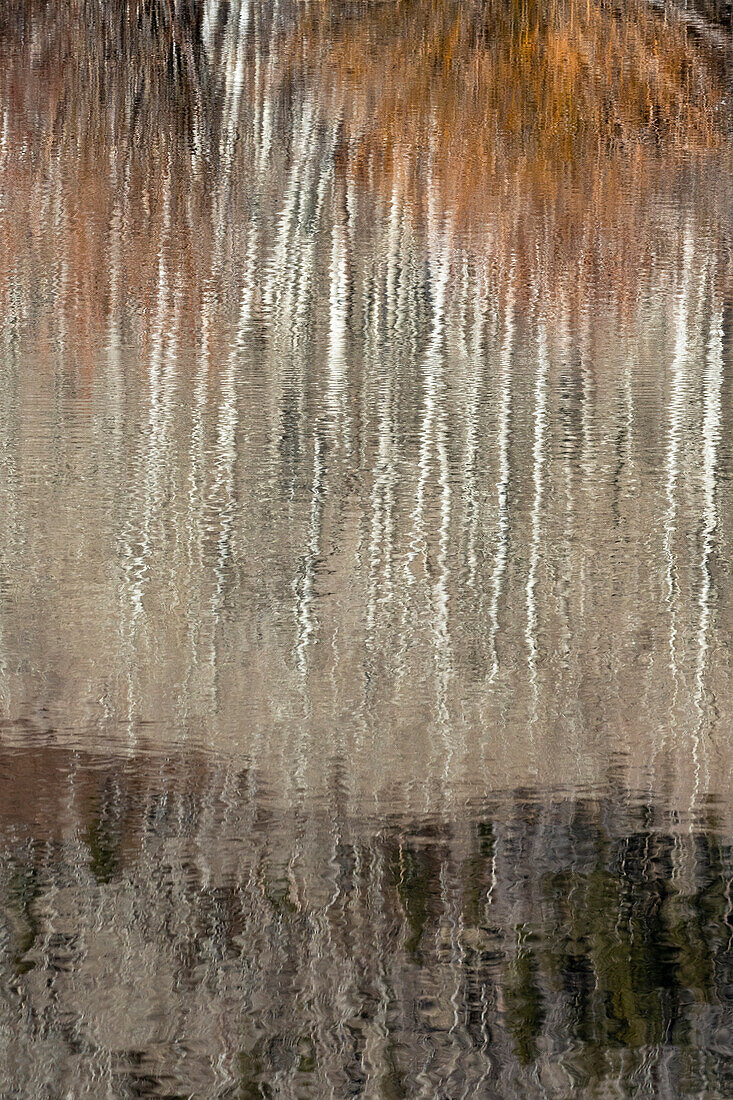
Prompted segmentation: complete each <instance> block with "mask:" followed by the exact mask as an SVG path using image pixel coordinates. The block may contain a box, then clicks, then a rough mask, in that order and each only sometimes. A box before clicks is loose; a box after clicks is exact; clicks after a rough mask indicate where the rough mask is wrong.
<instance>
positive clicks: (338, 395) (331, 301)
mask: <svg viewBox="0 0 733 1100" xmlns="http://www.w3.org/2000/svg"><path fill="white" fill-rule="evenodd" d="M338 205H340V204H338ZM328 275H329V279H328V320H329V325H328V381H327V400H328V404H329V406H330V408H331V411H332V415H333V416H334V419H335V421H336V422H337V423H338V421H339V420H340V415H339V414H340V410H341V406H342V404H343V401H344V386H345V380H346V329H347V319H348V301H349V264H348V255H347V249H346V228H345V225H344V217H343V213H342V211H341V210H336V211H335V213H334V218H333V224H332V226H331V263H330V266H329V272H328ZM337 423H336V424H335V425H334V426H335V427H336V426H337ZM337 434H338V433H337V432H334V436H335V437H336V436H337Z"/></svg>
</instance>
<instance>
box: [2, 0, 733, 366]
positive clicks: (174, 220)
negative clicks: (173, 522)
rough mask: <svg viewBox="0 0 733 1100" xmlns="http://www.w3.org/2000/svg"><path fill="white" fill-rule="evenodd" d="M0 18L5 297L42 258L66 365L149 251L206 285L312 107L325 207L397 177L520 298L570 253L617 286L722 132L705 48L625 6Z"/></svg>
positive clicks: (97, 11) (627, 282) (371, 193)
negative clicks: (668, 196) (509, 271)
mask: <svg viewBox="0 0 733 1100" xmlns="http://www.w3.org/2000/svg"><path fill="white" fill-rule="evenodd" d="M0 35H1V36H0V60H1V62H2V63H1V65H0V70H1V72H2V75H1V76H0V97H1V98H2V104H3V118H4V123H3V126H4V131H3V132H4V140H3V145H2V149H3V152H2V154H1V155H2V162H3V181H4V182H3V189H2V192H3V209H4V214H3V216H1V217H0V237H1V241H2V250H3V256H4V260H3V278H2V281H1V284H0V296H1V297H2V303H1V305H2V309H3V312H4V313H5V315H6V317H10V318H11V321H12V319H13V318H14V317H15V310H16V308H17V295H16V296H15V297H14V296H13V293H12V290H11V283H12V282H13V281H14V280H16V279H20V280H21V281H23V280H29V281H30V282H31V283H32V282H33V281H34V280H38V279H39V278H40V280H41V283H42V284H44V283H45V284H48V285H50V287H51V289H52V290H53V291H54V293H55V300H56V302H57V303H58V311H57V316H64V317H65V318H66V321H65V323H66V325H67V330H66V331H67V332H68V333H69V334H73V333H76V334H77V335H78V337H79V339H80V341H81V343H80V344H79V345H78V346H79V351H80V355H81V357H82V358H87V357H88V358H89V369H91V362H92V358H93V357H92V354H91V351H90V350H89V347H88V346H86V347H85V343H86V345H89V344H90V342H91V343H93V342H94V340H95V339H96V338H97V337H98V336H99V335H100V334H101V333H102V332H103V331H104V330H105V329H106V327H107V324H108V320H109V316H110V312H114V311H115V310H116V309H118V308H121V307H122V305H123V303H124V304H125V306H126V307H130V308H132V309H134V310H135V311H136V316H137V318H138V322H139V323H140V324H141V325H142V329H143V330H145V329H146V328H147V322H146V318H150V317H152V316H154V315H155V313H156V308H157V305H158V304H159V303H160V300H161V256H162V255H164V256H165V257H166V263H165V267H166V273H167V274H166V278H167V279H168V281H169V283H170V285H172V284H173V283H175V285H176V287H177V291H176V294H177V303H178V308H179V309H180V310H181V311H182V313H183V314H184V316H185V317H187V318H188V319H189V320H190V321H191V322H194V323H195V318H196V317H197V316H198V315H199V314H200V310H201V306H202V302H203V300H204V298H205V296H206V295H207V294H209V295H210V296H211V295H214V296H215V297H216V299H217V300H219V299H220V298H221V296H222V289H223V286H224V282H223V269H224V267H225V266H226V264H227V263H230V264H231V265H232V267H233V268H236V250H237V248H238V247H239V244H238V241H240V239H241V233H243V232H245V230H246V222H247V218H248V217H249V211H250V210H251V209H252V203H253V201H254V202H256V203H257V204H258V205H259V206H260V207H262V206H263V205H265V206H266V207H268V208H269V209H271V210H272V214H273V217H274V216H275V214H276V212H277V210H278V209H279V208H281V207H282V204H283V202H284V201H285V196H284V188H285V186H286V183H285V180H286V176H285V173H286V172H287V171H288V169H289V168H293V165H294V162H293V156H294V149H293V133H297V131H298V130H299V129H301V130H302V128H303V125H304V122H303V120H304V119H305V117H306V116H308V117H311V115H313V113H314V112H315V116H317V129H318V128H320V130H319V132H321V133H323V132H329V133H330V134H331V135H332V137H331V139H330V140H329V141H328V142H326V147H324V148H325V149H326V151H325V153H324V150H323V149H321V148H320V147H319V149H316V146H315V144H314V145H312V147H311V148H309V149H306V150H305V153H304V154H303V155H304V157H305V160H303V162H302V163H301V164H300V165H299V166H298V167H297V170H298V172H300V173H301V175H303V176H307V175H308V173H311V174H313V173H315V174H316V175H318V176H319V178H321V179H322V180H323V181H324V182H325V183H328V180H329V178H330V176H331V175H333V181H334V182H333V187H332V195H333V200H334V202H335V207H334V210H336V211H337V209H338V206H339V203H340V202H341V201H342V200H340V199H339V196H338V181H339V179H347V180H349V181H351V184H352V185H355V186H357V187H358V188H359V190H360V192H361V193H363V194H365V195H366V196H367V198H368V201H376V202H377V203H379V202H380V201H381V200H382V199H384V200H385V201H395V199H398V201H399V205H400V207H401V208H404V211H406V212H409V213H410V214H411V216H412V217H413V218H414V219H416V220H417V221H424V220H425V219H428V220H429V221H431V224H433V225H435V224H437V222H436V219H437V221H438V222H442V221H443V219H447V223H448V224H449V225H450V227H451V230H450V231H451V233H454V234H456V235H460V236H461V237H462V239H463V240H464V242H466V241H468V239H469V238H473V239H474V244H473V245H471V246H470V247H469V253H470V254H471V255H473V257H474V259H475V260H476V262H477V263H479V264H480V265H481V264H486V263H489V264H492V263H496V262H499V263H504V262H506V263H509V262H510V260H511V258H512V257H514V260H515V261H516V262H517V263H518V265H519V267H518V269H517V273H518V274H519V275H522V276H523V277H522V278H521V279H520V280H519V282H520V285H521V287H522V289H523V290H524V291H527V292H528V293H529V292H530V291H531V292H533V293H535V294H536V293H541V294H543V295H547V294H552V293H556V292H557V290H558V288H559V287H560V286H562V287H564V290H563V294H565V296H566V297H567V295H568V294H571V295H575V294H576V292H577V286H576V284H577V283H578V272H579V271H580V272H581V278H580V282H581V283H582V284H583V285H584V287H585V291H583V293H597V291H598V285H599V283H603V284H604V285H605V287H606V289H608V288H609V287H611V288H612V291H613V294H614V295H615V296H616V298H617V300H618V301H619V302H622V300H623V299H624V298H627V299H628V298H629V297H631V298H632V299H633V297H634V295H635V293H636V288H637V286H638V284H639V280H640V276H641V273H642V271H643V269H644V267H645V265H646V266H648V261H649V252H650V249H651V250H653V249H654V238H655V234H656V235H660V234H661V236H662V238H663V237H664V234H665V232H666V228H665V226H664V225H660V224H659V218H658V206H659V196H660V195H662V196H663V195H664V193H665V191H667V190H669V189H670V188H672V189H674V188H675V187H676V186H677V184H676V183H675V178H674V173H676V172H678V171H684V170H685V166H686V165H689V163H690V158H696V157H697V158H699V157H701V156H703V157H704V156H705V154H706V153H708V152H709V151H711V150H712V151H717V155H718V156H720V157H725V156H727V155H729V154H727V153H726V151H725V150H726V148H727V146H726V144H725V143H726V141H727V138H726V127H727V125H728V123H727V119H726V102H725V95H726V77H725V72H726V49H727V48H728V47H726V49H721V48H720V47H719V43H718V44H717V46H716V48H715V49H713V48H712V46H710V45H709V44H708V43H707V42H706V40H705V38H704V36H701V35H700V34H698V35H697V36H696V37H695V38H694V39H693V38H692V37H691V35H690V34H689V32H688V30H687V28H686V26H685V24H684V23H683V22H682V20H681V19H680V18H678V17H676V16H675V15H674V14H673V13H671V12H669V13H667V14H666V15H664V16H663V15H662V14H660V13H658V12H656V11H654V10H652V9H650V8H649V7H648V6H647V5H644V4H641V3H626V4H620V3H597V2H593V3H591V2H584V3H575V0H570V2H565V0H559V2H553V3H540V2H537V0H526V2H522V3H519V2H499V0H492V2H490V3H470V4H465V3H457V2H456V0H431V2H430V3H419V4H418V3H403V2H400V3H397V2H395V3H379V4H377V3H375V4H358V5H349V6H347V7H344V6H342V5H334V4H330V3H326V4H317V5H316V4H309V5H303V4H295V5H293V6H292V7H290V8H287V7H286V8H284V9H283V11H281V12H280V14H277V15H274V14H273V13H272V12H271V11H267V10H264V9H260V8H259V7H258V6H256V5H255V6H252V7H249V6H247V5H242V6H241V7H240V6H238V5H229V4H227V5H225V4H222V3H218V2H217V0H209V2H208V3H206V4H198V3H196V2H195V0H188V3H187V4H183V3H177V4H163V3H155V2H153V0H146V2H144V3H143V2H136V3H133V2H132V0H127V2H125V3H123V2H117V3H110V4H105V5H101V6H100V5H94V4H90V3H88V2H87V0H75V2H74V3H73V4H71V5H64V6H63V10H62V8H61V6H59V5H57V4H46V3H29V4H25V5H9V6H7V7H6V8H5V10H4V13H3V19H2V28H1V31H0ZM293 119H297V120H299V121H298V125H297V127H293ZM291 128H292V129H291ZM315 132H316V131H314V133H315ZM31 148H32V150H33V152H32V154H28V155H25V154H23V152H22V150H28V149H31ZM306 162H308V163H307V164H306ZM256 168H257V169H258V170H260V171H261V172H265V175H263V176H262V182H261V183H257V182H256V170H255V169H256ZM670 172H671V173H672V176H670ZM329 186H331V185H329ZM263 187H264V188H265V190H266V192H267V194H265V193H264V192H263V191H262V188H263ZM258 188H259V189H260V190H259V192H258V193H257V194H255V192H257V189H258ZM334 188H335V190H334ZM661 201H662V203H663V202H664V200H663V198H662V200H661ZM332 216H337V215H336V214H333V215H332ZM609 226H610V227H611V229H612V232H611V233H607V232H606V228H607V227H609ZM232 229H233V232H230V230H232ZM29 236H30V237H31V238H32V240H33V248H32V249H29V248H28V238H29ZM30 255H35V257H36V260H35V262H34V263H33V264H32V265H31V267H30V268H29V267H28V266H27V265H28V258H29V256H30ZM502 257H504V260H502ZM24 266H25V270H23V267H24ZM14 301H15V302H16V306H14V305H13V302H14ZM171 302H172V298H171ZM17 320H18V321H21V320H22V319H21V318H17ZM25 320H26V321H28V320H29V318H25ZM148 337H150V333H148Z"/></svg>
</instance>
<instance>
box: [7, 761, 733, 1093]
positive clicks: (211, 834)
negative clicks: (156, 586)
mask: <svg viewBox="0 0 733 1100" xmlns="http://www.w3.org/2000/svg"><path fill="white" fill-rule="evenodd" d="M0 794H1V795H2V803H1V805H2V811H1V820H0V898H1V904H0V909H1V911H2V914H3V916H2V929H1V941H0V942H1V944H2V947H1V950H0V983H1V988H2V997H1V1000H0V1029H1V1031H2V1035H3V1044H2V1051H3V1053H2V1059H1V1061H0V1091H2V1095H3V1096H7V1097H11V1096H30V1095H33V1096H36V1097H39V1098H41V1097H52V1096H61V1095H74V1096H87V1095H90V1096H91V1095H94V1096H96V1097H102V1096H110V1097H112V1096H114V1097H116V1098H121V1097H128V1096H151V1097H152V1096H176V1095H178V1096H180V1095H185V1096H189V1095H196V1096H207V1097H243V1096H244V1097H250V1096H269V1095H279V1096H287V1097H290V1096H292V1097H296V1096H313V1097H320V1096H326V1095H338V1096H350V1095H353V1096H358V1095H369V1096H372V1095H374V1096H395V1097H399V1096H406V1095H422V1094H425V1095H430V1096H441V1097H455V1096H462V1095H476V1096H479V1095H480V1096H487V1097H493V1096H496V1097H502V1098H503V1097H514V1096H516V1097H520V1096H522V1097H525V1096H526V1097H534V1096H537V1097H540V1096H545V1097H548V1096H549V1097H563V1096H568V1095H570V1094H571V1093H572V1094H576V1093H577V1094H578V1095H583V1096H601V1095H608V1094H609V1091H610V1090H613V1093H614V1095H617V1096H649V1097H682V1096H697V1095H701V1094H703V1095H705V1096H725V1095H729V1094H730V1092H731V1089H733V1035H732V1031H731V1029H732V1028H733V954H732V953H731V940H732V938H733V904H732V901H731V882H732V881H733V852H732V848H731V836H730V834H726V833H722V832H721V831H720V827H719V826H718V825H716V822H715V809H714V807H710V808H709V809H708V810H704V811H701V812H700V813H699V815H698V817H697V820H695V821H694V822H691V821H689V820H688V819H686V817H685V816H684V815H680V814H679V813H678V812H676V810H675V809H674V807H672V808H670V807H664V806H663V805H662V804H656V805H655V804H650V803H649V802H646V803H645V802H644V796H643V795H642V794H640V793H638V792H637V793H636V794H632V793H631V792H629V791H624V789H623V788H622V787H615V788H613V789H609V790H607V791H605V792H603V793H602V794H599V795H598V796H597V797H594V796H593V795H592V793H590V792H589V793H588V794H587V795H586V796H584V797H577V796H574V795H564V794H563V793H562V792H555V793H550V792H548V793H546V794H545V793H543V792H542V791H538V790H531V791H526V790H525V791H515V792H506V793H501V792H494V793H492V794H491V795H490V796H488V797H487V799H486V801H485V803H482V804H475V805H473V806H471V805H466V806H465V807H464V809H463V811H462V812H461V814H460V815H459V816H458V817H456V818H445V817H444V816H441V815H437V814H433V815H430V816H424V817H422V818H394V819H392V820H388V821H385V820H376V821H375V820H370V819H368V818H367V819H353V818H349V817H348V816H343V815H341V814H340V813H339V810H338V806H337V805H333V806H331V807H320V808H319V807H317V806H313V805H310V806H308V807H303V808H301V809H300V810H298V809H297V808H295V809H293V810H292V812H291V813H289V814H287V815H286V814H283V813H282V811H281V810H278V809H276V808H275V807H273V806H272V805H271V804H270V803H268V798H267V794H266V792H259V791H258V789H257V781H256V776H255V775H254V774H253V773H251V772H248V771H246V770H241V771H237V770H236V769H234V767H233V766H230V767H225V766H223V765H222V762H221V761H217V760H215V759H212V758H206V757H197V756H196V755H195V754H188V755H186V756H177V757H169V758H167V759H166V758H157V759H156V758H154V757H139V758H127V759H106V760H94V759H91V758H89V757H86V756H84V755H83V754H80V753H76V754H74V753H69V752H67V751H65V750H62V749H58V748H54V747H53V746H52V745H47V746H46V747H45V748H43V749H39V750H31V751H25V752H23V751H20V752H16V753H12V752H6V751H5V752H3V754H2V759H1V760H0ZM95 1090H96V1091H95Z"/></svg>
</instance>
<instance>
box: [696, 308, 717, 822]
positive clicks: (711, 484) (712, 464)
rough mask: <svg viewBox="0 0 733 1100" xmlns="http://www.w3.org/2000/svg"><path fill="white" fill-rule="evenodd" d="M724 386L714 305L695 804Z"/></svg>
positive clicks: (706, 403)
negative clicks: (722, 391)
mask: <svg viewBox="0 0 733 1100" xmlns="http://www.w3.org/2000/svg"><path fill="white" fill-rule="evenodd" d="M722 385H723V310H722V306H721V305H720V303H719V302H714V304H713V308H712V320H711V327H710V339H709V342H708V354H707V361H706V363H705V369H704V371H703V408H704V415H703V426H702V440H703V465H702V487H703V513H702V557H701V561H700V597H699V601H698V603H699V609H700V615H699V621H698V630H697V670H696V690H695V706H696V708H697V710H698V712H699V716H700V717H699V722H698V726H697V729H696V730H695V734H694V742H693V760H694V765H695V794H694V796H693V807H694V803H695V801H696V796H697V792H698V789H699V783H700V761H699V751H700V738H701V735H702V733H703V730H704V728H705V711H704V705H703V704H704V699H705V691H706V688H705V674H706V666H707V657H708V649H709V645H710V642H709V634H710V594H711V588H712V577H711V574H710V557H711V554H712V551H713V544H714V540H715V532H716V530H717V526H718V512H717V503H716V489H717V484H716V472H717V460H718V442H719V440H720V426H721V390H722Z"/></svg>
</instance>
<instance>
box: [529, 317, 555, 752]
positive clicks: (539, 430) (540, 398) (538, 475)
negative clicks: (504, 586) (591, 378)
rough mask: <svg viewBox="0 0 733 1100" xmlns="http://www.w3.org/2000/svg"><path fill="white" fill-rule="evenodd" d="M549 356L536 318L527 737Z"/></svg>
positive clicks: (535, 712) (534, 662)
mask: <svg viewBox="0 0 733 1100" xmlns="http://www.w3.org/2000/svg"><path fill="white" fill-rule="evenodd" d="M548 367H549V358H548V354H547V333H546V331H545V325H544V322H543V321H540V323H539V326H538V334H537V374H536V378H535V386H534V442H533V447H532V483H533V487H534V496H533V499H532V513H531V519H530V523H531V529H532V538H531V542H530V550H529V573H528V576H527V587H526V589H525V593H526V601H527V628H526V631H525V638H526V641H527V651H528V658H527V662H528V665H529V679H530V684H531V685H532V716H531V720H530V736H531V735H532V730H533V729H534V727H535V725H536V724H537V720H538V703H539V685H538V683H537V651H538V639H537V600H536V596H535V588H536V587H537V571H538V568H539V557H540V541H541V521H542V509H543V504H544V493H545V463H546V455H545V432H546V428H547V374H548Z"/></svg>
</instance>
